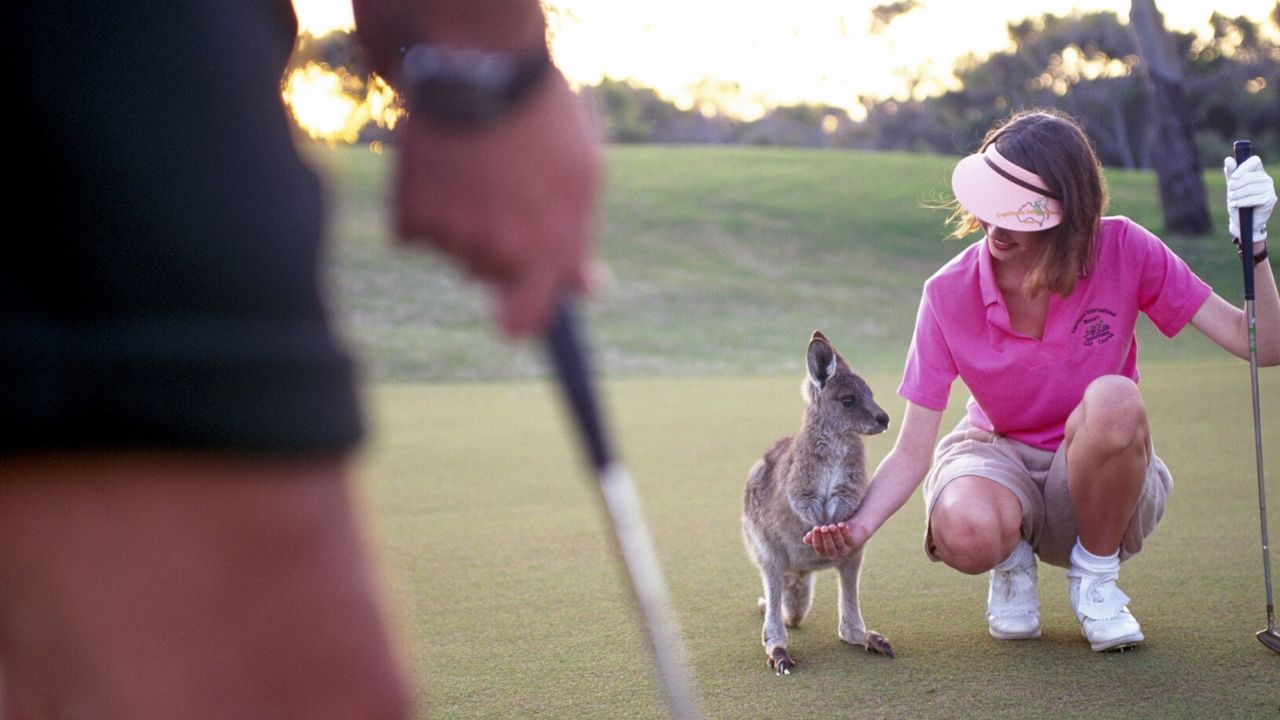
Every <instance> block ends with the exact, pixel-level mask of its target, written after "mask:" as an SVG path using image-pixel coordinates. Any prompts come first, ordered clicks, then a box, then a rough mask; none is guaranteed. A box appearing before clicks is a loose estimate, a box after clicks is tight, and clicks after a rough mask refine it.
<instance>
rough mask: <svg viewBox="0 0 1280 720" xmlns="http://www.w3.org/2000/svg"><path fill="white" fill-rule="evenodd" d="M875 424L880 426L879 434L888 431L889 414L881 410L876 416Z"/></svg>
mask: <svg viewBox="0 0 1280 720" xmlns="http://www.w3.org/2000/svg"><path fill="white" fill-rule="evenodd" d="M876 422H877V423H879V424H880V432H884V431H885V430H888V429H889V413H887V412H884V411H883V410H881V411H880V412H879V413H877V414H876Z"/></svg>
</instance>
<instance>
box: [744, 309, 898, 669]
mask: <svg viewBox="0 0 1280 720" xmlns="http://www.w3.org/2000/svg"><path fill="white" fill-rule="evenodd" d="M806 366H807V368H808V374H807V375H806V377H805V381H804V384H803V385H802V386H801V391H802V393H803V394H804V397H805V401H806V403H807V405H806V407H805V412H804V421H803V423H802V424H801V427H800V432H799V433H798V434H797V435H795V436H794V437H787V438H783V439H782V440H779V441H778V442H777V443H776V444H775V445H774V446H773V448H772V449H770V450H769V452H767V453H765V456H764V458H763V459H761V460H759V461H757V462H756V464H755V465H753V466H752V468H751V470H750V472H749V473H748V474H747V485H746V490H745V491H744V493H743V513H742V535H743V539H744V540H745V542H746V546H747V554H748V555H750V556H751V559H752V561H754V562H755V564H756V567H757V568H759V570H760V578H761V580H762V582H763V584H764V597H762V598H760V601H759V606H760V610H761V611H762V612H763V613H764V629H763V632H762V639H763V642H764V651H765V655H766V656H767V657H768V659H769V667H771V668H773V669H774V670H775V671H777V672H778V674H780V675H781V674H787V673H790V670H791V668H792V667H794V666H795V662H794V661H793V660H792V659H791V657H790V655H788V653H787V628H788V627H796V626H798V625H799V624H800V622H801V621H802V620H804V618H805V616H806V615H807V614H808V613H809V607H810V605H811V604H812V602H813V580H814V573H815V572H817V571H818V570H824V569H826V568H830V567H834V568H835V569H836V572H837V574H838V575H839V578H840V624H839V627H838V628H837V630H838V632H839V635H840V638H841V639H843V640H844V641H845V642H848V643H851V644H853V645H859V646H862V647H865V648H866V649H867V650H868V651H871V652H877V653H881V654H883V655H888V656H889V657H893V650H892V648H891V647H890V646H889V643H888V641H886V640H885V639H884V637H883V636H881V635H880V634H879V633H876V632H874V631H871V630H867V629H866V628H865V627H864V625H863V622H862V612H861V610H860V609H859V607H858V573H859V570H860V568H861V566H862V550H861V549H859V550H858V551H857V552H854V553H851V554H849V555H848V556H846V557H844V558H841V559H840V560H839V561H838V562H832V561H830V560H827V559H826V558H823V557H822V556H820V555H819V554H818V553H817V552H815V551H814V550H813V548H812V547H810V546H808V545H805V544H804V542H803V541H802V538H803V537H804V535H805V533H807V532H808V531H809V530H811V529H812V528H813V527H814V526H815V525H830V524H832V523H836V522H839V521H842V520H846V519H848V518H849V516H851V515H853V512H854V511H855V510H857V509H858V505H859V504H860V503H861V502H862V496H863V495H864V494H865V493H866V489H867V471H866V454H865V451H864V449H863V440H862V436H863V435H874V434H876V433H880V432H883V431H884V430H885V429H886V428H887V427H888V426H889V416H888V415H887V414H886V413H885V411H884V410H882V409H881V408H880V406H879V405H876V403H875V400H874V399H873V398H872V394H871V388H870V387H868V386H867V383H866V382H865V381H864V380H863V379H862V378H861V377H858V375H857V374H855V373H854V372H853V370H852V369H850V367H849V365H848V363H846V362H845V361H844V358H842V357H840V354H839V353H838V352H836V349H835V347H833V346H832V345H831V343H830V341H828V340H827V338H826V336H824V335H823V334H822V333H821V332H818V331H815V332H814V333H813V337H812V338H811V339H810V340H809V349H808V352H807V353H806Z"/></svg>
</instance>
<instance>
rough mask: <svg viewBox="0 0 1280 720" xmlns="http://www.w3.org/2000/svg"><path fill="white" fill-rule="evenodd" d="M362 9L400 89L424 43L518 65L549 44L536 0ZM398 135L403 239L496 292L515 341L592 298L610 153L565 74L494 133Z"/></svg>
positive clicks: (423, 124) (359, 15)
mask: <svg viewBox="0 0 1280 720" xmlns="http://www.w3.org/2000/svg"><path fill="white" fill-rule="evenodd" d="M354 7H355V11H356V25H357V28H356V30H357V37H358V38H359V39H360V43H361V45H362V47H363V48H364V50H365V52H366V53H367V54H368V59H369V61H370V62H371V64H372V65H373V67H375V68H376V69H377V70H378V71H379V73H380V74H382V75H383V77H384V78H386V79H387V80H388V81H389V82H391V84H392V86H393V87H395V86H396V83H397V82H399V81H400V78H399V77H398V76H399V75H400V71H399V63H400V61H401V53H402V51H403V50H404V49H407V48H408V47H411V46H412V45H414V44H416V43H418V42H429V43H431V44H432V45H433V46H436V47H441V48H448V49H465V48H474V49H481V50H485V51H492V52H502V53H509V54H511V55H512V56H513V57H518V56H521V55H523V54H527V53H528V52H529V51H530V48H535V49H536V48H537V47H538V44H539V43H545V41H546V40H545V36H544V27H545V26H544V23H545V21H544V18H543V16H542V10H541V8H540V6H539V5H538V3H537V2H536V1H535V0H504V1H502V2H498V1H496V0H419V1H417V2H412V1H410V0H398V1H394V0H393V1H381V2H380V1H378V0H356V2H355V3H354ZM397 89H398V90H399V89H401V88H397ZM396 135H397V137H396V142H397V146H398V153H397V164H396V171H395V178H394V189H393V191H392V197H391V202H392V218H393V224H394V228H395V232H396V235H397V236H399V238H400V239H401V240H403V241H405V242H408V243H414V244H419V243H421V244H425V245H427V246H430V247H434V248H436V249H438V250H440V251H442V252H444V253H446V254H448V255H450V256H452V257H453V258H455V259H456V260H457V261H458V262H459V263H460V264H461V265H462V266H463V267H464V268H465V269H466V270H467V271H468V272H469V273H470V274H471V275H472V276H473V277H475V278H476V279H479V280H482V281H484V282H486V283H488V284H490V285H492V287H493V289H494V293H495V295H496V296H497V312H496V315H497V321H498V324H499V326H500V327H501V328H502V329H503V331H504V332H506V333H507V334H508V335H511V336H527V335H533V334H535V333H538V332H540V331H541V330H543V329H544V328H545V327H546V325H547V324H548V322H549V320H550V317H551V313H552V310H553V309H554V307H555V306H556V304H557V303H558V301H559V299H560V297H561V296H562V295H564V294H565V293H571V292H580V291H584V290H586V289H587V287H586V286H587V284H588V275H589V272H588V266H589V260H590V257H589V256H590V246H591V243H592V240H593V237H594V233H595V227H594V222H595V200H596V193H597V184H598V176H599V165H600V158H599V150H598V146H597V141H596V133H595V130H594V127H593V126H592V124H591V122H590V120H589V118H588V117H587V114H586V112H585V110H584V108H583V107H582V105H581V103H580V101H579V99H578V98H577V96H576V95H574V93H573V92H572V91H571V90H570V89H569V87H568V84H567V83H566V82H565V79H564V77H563V76H561V75H560V73H559V72H558V71H556V70H555V69H554V68H552V69H551V70H550V71H549V72H547V73H546V74H545V75H544V76H542V77H541V78H540V80H539V81H538V82H537V84H536V85H534V86H533V87H532V88H531V89H530V90H529V91H528V92H527V93H526V94H524V95H523V96H522V97H521V99H520V100H519V101H518V102H517V103H516V104H515V105H514V107H513V108H512V109H511V110H510V112H508V113H506V114H504V115H503V116H502V117H500V118H498V119H497V120H496V121H494V122H493V123H492V124H488V125H484V126H482V127H458V126H455V125H450V124H447V123H441V122H439V121H437V120H434V119H432V118H430V117H413V116H411V117H410V118H409V119H408V121H407V122H404V123H401V125H400V126H399V127H397V129H396Z"/></svg>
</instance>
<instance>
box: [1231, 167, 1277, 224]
mask: <svg viewBox="0 0 1280 720" xmlns="http://www.w3.org/2000/svg"><path fill="white" fill-rule="evenodd" d="M1222 172H1223V173H1224V174H1225V175H1226V176H1227V226H1228V227H1229V228H1230V230H1231V237H1233V238H1237V239H1239V237H1240V213H1239V212H1238V210H1239V209H1240V208H1242V207H1252V208H1253V242H1254V243H1255V244H1256V243H1260V242H1263V241H1264V240H1266V239H1267V218H1269V217H1271V211H1272V210H1274V209H1275V207H1276V183H1275V181H1274V180H1272V179H1271V176H1269V175H1267V173H1266V171H1265V170H1263V169H1262V158H1260V157H1258V156H1257V155H1254V156H1253V157H1251V158H1249V159H1248V160H1245V161H1244V162H1243V163H1241V164H1240V166H1239V167H1236V159H1235V158H1231V157H1229V158H1227V159H1226V161H1225V162H1223V164H1222Z"/></svg>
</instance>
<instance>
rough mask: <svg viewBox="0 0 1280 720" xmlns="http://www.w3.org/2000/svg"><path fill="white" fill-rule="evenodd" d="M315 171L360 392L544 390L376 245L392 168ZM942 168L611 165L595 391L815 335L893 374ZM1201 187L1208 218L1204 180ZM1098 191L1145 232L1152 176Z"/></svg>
mask: <svg viewBox="0 0 1280 720" xmlns="http://www.w3.org/2000/svg"><path fill="white" fill-rule="evenodd" d="M313 157H314V159H315V161H316V164H317V166H318V167H319V168H320V169H321V172H322V173H323V174H324V175H326V176H327V177H328V178H329V180H330V183H329V187H330V190H331V205H332V208H333V210H334V212H333V213H331V217H332V223H331V224H332V229H333V239H334V244H333V252H334V260H335V268H336V272H335V273H334V279H335V282H336V284H337V286H338V288H339V294H338V296H339V298H340V303H339V308H338V309H339V312H340V315H341V317H342V318H343V320H344V323H345V325H346V327H347V329H348V332H349V334H350V335H351V337H352V339H353V341H354V342H355V344H356V345H357V347H358V348H359V349H360V352H361V355H362V357H363V358H364V360H365V364H366V366H367V368H368V372H369V374H370V376H371V377H372V378H375V379H382V380H466V379H485V378H496V377H521V376H536V375H540V374H541V373H542V365H541V358H540V357H539V356H538V355H537V353H536V352H534V351H532V350H530V349H528V348H511V347H507V346H504V345H503V344H502V343H500V342H498V341H495V340H494V339H492V337H491V336H490V333H489V331H488V308H487V305H486V300H485V299H484V297H483V294H482V293H480V292H479V291H478V290H477V288H475V287H474V286H472V285H471V284H469V283H468V282H466V280H465V279H463V278H460V277H459V276H458V274H457V273H456V272H455V271H454V270H453V269H452V268H451V267H450V266H449V265H448V263H447V262H445V261H442V260H440V259H439V258H436V257H433V256H430V255H427V254H423V253H418V252H406V251H405V250H404V249H403V248H397V247H395V246H394V245H393V244H392V243H391V242H389V241H388V240H387V239H386V222H385V214H384V204H383V200H382V198H383V196H384V189H385V187H384V183H385V178H386V176H387V172H386V171H387V170H388V168H389V165H390V162H391V157H390V156H388V155H375V154H372V153H370V152H368V151H366V150H363V149H356V148H342V149H334V150H326V149H317V150H316V151H315V152H314V153H313ZM954 163H955V158H950V157H939V156H931V155H917V154H900V153H881V154H875V153H854V152H822V151H813V150H797V149H778V148H742V147H655V146H628V147H613V148H610V149H609V151H608V154H607V184H606V192H605V194H604V198H603V203H602V208H601V218H600V249H601V254H602V255H603V257H604V259H605V260H606V261H607V263H608V264H609V266H610V268H611V269H612V272H613V276H614V278H615V282H614V283H613V284H612V286H611V287H610V288H609V289H608V290H607V292H606V293H605V294H604V295H603V297H601V298H599V299H597V300H596V301H594V302H592V303H590V304H589V305H588V307H587V311H588V315H589V318H590V321H591V325H592V336H593V340H594V344H595V347H596V351H597V354H598V355H599V363H600V365H601V367H602V368H603V369H604V371H605V372H606V373H607V374H609V375H611V376H637V375H639V376H652V375H710V374H722V373H729V374H749V375H756V374H771V373H775V372H778V371H785V370H789V369H791V368H793V367H794V366H795V362H796V360H795V359H796V356H797V352H798V349H802V348H803V344H804V342H805V341H806V340H807V338H808V335H809V333H810V331H812V330H813V329H814V328H822V329H823V330H825V331H827V332H828V334H829V335H830V336H831V337H832V339H833V340H834V341H835V342H836V344H837V346H838V347H840V348H841V349H842V350H844V351H845V352H846V354H847V355H849V356H850V357H851V359H852V361H853V362H854V363H855V364H856V365H859V366H861V367H867V368H871V369H888V368H898V367H900V366H901V363H902V359H903V357H904V356H905V353H906V347H907V343H908V341H909V339H910V334H911V328H912V325H913V322H914V318H915V311H916V304H917V301H918V298H919V290H920V286H921V283H923V281H924V280H925V278H927V277H928V276H929V275H930V274H931V273H932V272H933V271H934V270H935V269H937V268H938V267H939V266H940V265H941V264H942V263H944V262H945V261H946V260H947V259H948V258H950V257H951V256H953V255H954V254H956V253H957V252H959V251H960V249H961V248H962V247H963V243H961V242H957V241H943V240H942V239H941V238H942V236H943V234H944V233H943V229H942V226H943V221H944V219H945V217H946V213H945V211H941V210H937V209H931V207H932V206H937V205H938V204H940V203H941V202H944V201H945V200H946V199H947V195H946V193H948V192H949V179H950V174H951V168H952V166H953V165H954ZM1206 177H1207V181H1208V184H1209V196H1210V197H1211V198H1213V199H1214V200H1215V202H1216V203H1218V204H1219V205H1220V203H1221V200H1220V199H1219V198H1220V196H1221V195H1222V192H1223V191H1222V179H1221V177H1220V175H1218V174H1217V173H1212V172H1210V173H1207V174H1206ZM1108 181H1109V183H1110V185H1111V189H1112V195H1113V201H1112V206H1111V212H1112V213H1115V214H1124V215H1128V216H1130V217H1132V218H1133V219H1135V220H1136V221H1138V222H1139V223H1141V224H1143V225H1144V226H1146V227H1149V228H1152V229H1153V230H1155V231H1156V232H1157V233H1159V232H1160V231H1161V222H1160V212H1159V207H1158V204H1157V199H1156V191H1155V181H1154V178H1153V176H1152V175H1151V174H1150V173H1146V172H1141V173H1139V172H1109V173H1108ZM1221 213H1222V211H1221V209H1220V207H1219V209H1218V210H1217V211H1216V212H1215V217H1216V216H1217V215H1220V214H1221ZM1222 234H1223V235H1225V231H1224V232H1223V233H1222ZM1166 240H1167V241H1168V242H1169V243H1170V244H1171V245H1172V246H1174V247H1175V249H1176V250H1178V252H1179V253H1180V254H1182V255H1183V256H1184V257H1185V258H1186V259H1187V260H1188V262H1190V263H1191V264H1192V266H1193V267H1194V268H1195V269H1196V270H1197V271H1198V272H1200V273H1201V274H1202V276H1204V277H1205V278H1206V279H1207V280H1209V281H1210V282H1211V283H1212V284H1213V285H1214V287H1216V288H1218V289H1219V291H1220V292H1221V293H1222V294H1223V295H1224V296H1226V297H1236V296H1239V294H1240V291H1239V286H1240V280H1239V278H1238V277H1237V273H1238V270H1237V266H1236V262H1235V256H1234V253H1233V252H1232V248H1231V247H1230V246H1229V245H1227V244H1226V243H1225V242H1223V241H1221V240H1220V238H1166ZM1149 334H1150V333H1149ZM1153 337H1154V336H1153ZM1204 349H1205V348H1204V344H1203V343H1200V342H1198V341H1197V340H1196V339H1191V340H1179V341H1178V344H1177V346H1176V347H1174V348H1172V349H1171V348H1169V347H1168V344H1167V343H1163V342H1152V343H1147V346H1146V347H1145V348H1144V353H1145V354H1146V356H1147V357H1151V356H1156V357H1160V356H1166V355H1168V354H1169V353H1171V352H1176V353H1177V354H1179V355H1185V354H1187V353H1191V354H1196V355H1198V354H1201V353H1203V351H1204Z"/></svg>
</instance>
